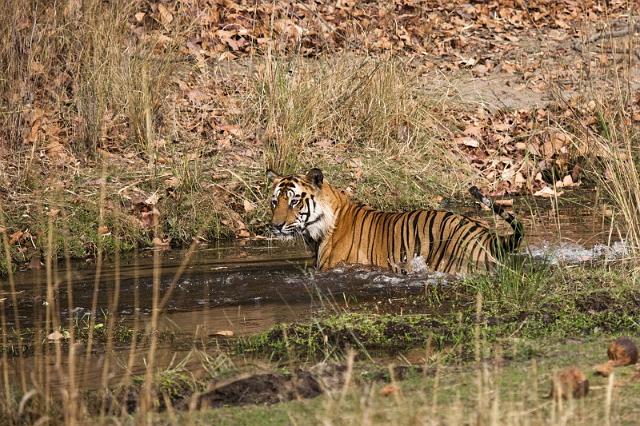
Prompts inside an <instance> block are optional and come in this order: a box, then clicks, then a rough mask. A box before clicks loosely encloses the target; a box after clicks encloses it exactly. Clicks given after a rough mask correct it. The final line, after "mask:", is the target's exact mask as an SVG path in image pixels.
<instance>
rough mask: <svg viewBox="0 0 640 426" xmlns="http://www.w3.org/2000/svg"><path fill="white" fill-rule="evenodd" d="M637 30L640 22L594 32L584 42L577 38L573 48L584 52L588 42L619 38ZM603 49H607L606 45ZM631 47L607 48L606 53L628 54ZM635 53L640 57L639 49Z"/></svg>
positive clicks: (639, 27) (639, 28)
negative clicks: (622, 48) (617, 28)
mask: <svg viewBox="0 0 640 426" xmlns="http://www.w3.org/2000/svg"><path fill="white" fill-rule="evenodd" d="M636 31H640V23H636V24H635V25H627V27H626V28H622V29H620V30H615V31H613V30H612V31H598V32H596V33H594V34H592V35H591V37H589V38H588V39H587V40H586V41H585V42H584V43H583V42H582V41H581V40H577V41H576V42H575V43H574V44H573V49H574V50H576V51H577V52H582V51H583V50H584V47H585V45H587V44H593V43H595V42H596V41H598V40H600V39H603V38H607V39H611V38H618V37H624V36H626V35H632V34H633V33H635V32H636ZM602 49H605V48H604V47H603V48H602ZM629 50H630V49H629V48H625V49H624V50H620V51H616V50H615V49H612V48H606V50H605V52H606V53H617V54H627V53H629ZM633 53H634V55H635V56H636V57H637V58H638V59H640V51H638V50H634V52H633Z"/></svg>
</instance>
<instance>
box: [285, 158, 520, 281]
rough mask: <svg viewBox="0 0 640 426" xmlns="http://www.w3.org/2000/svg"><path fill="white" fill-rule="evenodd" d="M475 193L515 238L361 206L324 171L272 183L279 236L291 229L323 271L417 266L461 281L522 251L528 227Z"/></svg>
mask: <svg viewBox="0 0 640 426" xmlns="http://www.w3.org/2000/svg"><path fill="white" fill-rule="evenodd" d="M276 176H277V175H276ZM294 182H295V183H294ZM284 189H286V191H283V190H284ZM470 191H471V192H472V194H473V195H474V197H476V198H477V199H478V200H480V201H481V202H482V203H484V204H486V205H488V206H489V207H491V208H492V209H493V211H494V213H495V214H497V215H500V216H501V217H503V218H504V219H505V220H506V221H507V222H509V223H510V224H511V226H512V228H513V229H514V233H513V234H511V235H509V236H505V237H503V236H499V235H497V234H496V233H495V232H493V231H492V230H490V229H489V228H487V227H486V226H485V225H483V224H481V223H480V222H478V221H477V220H474V219H471V218H468V217H466V216H463V215H459V214H455V213H451V212H447V211H435V210H415V211H411V212H403V213H388V212H381V211H378V210H375V209H373V208H371V207H368V206H361V205H357V204H355V203H354V202H352V201H351V200H350V199H349V197H348V196H347V195H346V194H344V192H343V191H339V190H337V189H335V188H334V187H332V186H331V185H330V184H329V183H327V182H325V181H324V178H323V175H322V172H321V171H319V170H318V169H312V170H311V171H310V172H309V173H308V174H307V175H297V176H287V177H279V176H277V177H276V178H275V179H274V196H273V198H272V212H273V219H272V226H273V227H274V230H275V231H276V233H278V232H277V231H282V230H284V229H288V230H289V231H286V232H283V233H284V234H285V235H286V233H287V232H290V233H295V232H297V233H300V234H302V235H303V236H305V240H306V241H308V243H309V245H310V246H311V247H313V249H314V251H315V252H316V265H317V267H318V268H319V269H321V270H326V269H330V268H333V267H335V266H336V265H339V264H342V263H346V264H362V265H371V266H376V267H380V268H385V269H392V270H393V271H395V272H400V273H406V272H411V271H412V270H414V269H415V268H416V267H426V268H427V269H428V270H430V271H440V272H445V273H461V274H464V273H467V272H471V271H477V270H488V269H491V268H492V267H493V266H494V265H495V264H496V263H497V262H499V261H500V259H501V258H502V256H503V255H505V254H506V253H509V252H512V251H514V250H515V249H516V248H517V246H518V244H519V242H520V240H521V239H522V237H523V232H522V226H521V225H520V224H519V223H518V222H517V220H516V219H515V218H513V216H511V215H510V214H508V213H506V212H504V211H503V210H502V208H501V207H499V206H496V205H494V203H493V202H492V201H491V200H489V199H487V198H486V197H484V196H482V194H480V192H479V191H478V190H477V188H475V187H474V188H472V189H471V190H470ZM303 194H304V196H303ZM303 199H304V201H296V200H303ZM291 200H293V201H291ZM292 202H295V204H293V205H292ZM283 218H284V219H285V220H284V221H283Z"/></svg>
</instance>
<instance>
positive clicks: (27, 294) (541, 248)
mask: <svg viewBox="0 0 640 426" xmlns="http://www.w3.org/2000/svg"><path fill="white" fill-rule="evenodd" d="M594 203H595V200H594V198H593V194H589V193H585V194H583V195H582V196H581V197H576V198H574V199H572V200H563V199H561V200H560V203H559V204H556V203H555V202H554V201H553V200H538V199H530V198H528V199H519V200H516V203H515V205H516V209H515V211H516V213H517V215H518V217H520V218H521V220H522V221H523V222H524V224H525V227H526V232H527V240H526V247H525V248H524V250H522V252H523V253H524V254H525V255H532V256H534V257H536V258H540V259H546V260H547V261H549V262H552V263H553V262H584V261H589V260H592V259H593V258H595V257H607V256H608V257H619V256H622V255H624V249H623V246H622V245H620V244H619V243H616V242H617V241H618V240H620V235H619V233H618V232H617V227H616V224H615V221H613V222H612V219H611V218H610V217H608V216H606V215H605V214H603V213H602V210H601V209H594V208H593V205H594ZM445 208H447V209H450V210H454V211H458V212H461V213H465V214H468V215H470V216H479V215H480V216H483V217H484V218H485V219H486V220H487V221H488V222H490V223H493V221H494V220H493V218H492V217H491V215H490V214H489V213H488V212H483V211H480V210H478V209H477V208H476V207H473V206H465V205H449V206H445ZM496 225H497V226H498V227H499V228H500V229H505V227H504V224H502V223H496ZM153 255H154V254H153V253H152V252H150V251H148V252H141V253H137V254H136V255H132V256H128V257H127V258H126V259H124V260H123V262H122V265H121V267H120V268H119V270H116V269H115V268H114V263H113V261H112V260H111V259H109V260H107V261H106V262H105V265H104V266H103V267H102V269H101V274H100V277H99V279H97V280H96V265H95V264H92V263H86V262H84V263H75V264H74V265H73V268H72V271H71V276H72V282H73V286H72V291H73V294H72V298H71V306H72V308H71V309H70V310H69V309H68V308H66V307H67V306H69V305H68V300H69V297H70V296H69V294H68V293H67V290H66V287H67V285H66V278H65V277H66V272H65V271H64V270H63V268H62V267H61V266H59V267H58V269H57V270H56V271H55V280H54V282H55V283H57V290H56V300H57V301H58V304H59V306H61V307H64V308H61V309H60V312H59V316H60V320H61V321H66V320H67V319H68V318H69V316H73V317H77V318H83V317H85V318H86V316H87V315H88V314H89V313H90V308H91V306H92V301H93V297H94V294H95V295H96V297H97V299H96V300H97V312H102V311H108V310H109V309H110V308H111V300H112V296H113V294H112V293H113V288H114V285H115V284H114V283H115V280H116V278H117V277H119V279H120V293H119V295H120V296H119V301H118V306H117V308H116V309H115V311H116V312H117V316H118V318H122V319H124V321H126V322H127V323H129V324H133V323H134V321H135V320H136V319H138V320H140V321H141V323H144V322H145V321H147V320H148V318H149V316H150V315H149V314H150V312H151V307H152V298H153V287H154V286H153V282H154V280H153V272H154V268H153ZM160 256H161V269H160V274H159V277H158V280H159V288H160V292H159V293H160V297H163V296H164V295H165V294H167V291H169V288H170V286H171V283H172V281H174V278H175V276H176V273H177V271H178V270H179V268H180V265H181V264H183V263H184V262H185V256H186V251H181V250H172V251H168V252H163V253H161V254H160ZM96 282H97V287H96ZM449 283H450V279H449V278H448V277H445V276H442V275H440V274H421V275H412V276H397V275H393V274H389V273H382V272H379V271H365V270H358V269H353V270H352V269H349V270H335V271H331V272H322V273H320V272H315V271H314V270H313V269H312V267H311V259H310V257H309V253H307V252H306V251H305V249H304V247H302V246H301V245H295V244H294V245H291V244H281V243H278V242H268V241H267V242H265V241H259V242H251V241H247V242H241V243H221V244H219V245H215V246H210V247H204V248H201V249H199V250H198V251H197V252H196V253H195V255H194V256H193V258H192V259H191V261H190V262H189V263H188V266H187V267H186V269H185V270H184V272H183V274H182V275H181V277H180V278H179V279H178V280H177V281H176V286H175V288H174V289H173V290H172V292H171V296H170V297H169V298H168V303H167V305H166V307H165V309H164V310H163V313H162V315H161V318H160V327H161V329H169V330H172V331H173V332H174V333H176V334H178V335H180V336H191V337H193V338H198V337H202V336H211V335H214V334H215V333H216V332H219V331H225V332H228V331H231V332H233V334H234V335H235V336H242V335H246V334H252V333H256V332H259V331H261V330H265V329H267V328H269V327H271V326H273V325H274V324H277V323H281V322H290V321H295V320H300V319H304V318H308V317H310V316H312V315H314V314H315V313H318V312H328V311H340V310H341V309H343V308H345V307H353V306H355V305H357V304H358V303H361V302H364V301H368V302H370V301H371V300H378V301H386V302H388V303H389V304H391V305H393V302H392V301H393V299H395V298H398V297H404V296H408V295H412V294H416V293H419V292H423V291H424V289H425V287H426V286H429V285H449ZM16 287H17V295H16V298H17V300H18V312H19V321H20V323H21V326H22V327H32V326H36V327H37V326H41V325H42V324H43V318H44V315H45V310H46V304H45V302H44V301H45V300H46V298H45V295H46V276H45V274H44V272H42V271H31V272H25V273H20V274H18V275H17V277H16ZM4 288H6V286H5V287H4ZM96 289H97V291H96ZM94 292H95V293H94ZM2 297H6V300H5V301H4V305H5V317H6V319H7V323H8V326H9V327H11V326H12V325H13V324H15V317H14V314H13V313H14V310H13V305H12V297H10V296H9V295H7V294H6V293H5V294H4V295H2ZM128 355H129V352H128V351H127V348H126V347H121V348H119V349H118V350H116V351H115V353H114V354H110V355H108V356H113V357H115V358H116V359H115V360H114V362H112V363H111V364H112V365H120V366H123V365H126V361H125V360H126V359H127V357H128ZM137 355H139V356H137V357H135V358H136V362H135V363H134V367H135V368H134V369H133V370H134V372H135V371H137V370H139V369H140V368H142V367H141V366H142V365H143V358H144V348H143V349H142V350H140V353H139V354H137ZM175 355H176V353H175V350H173V349H172V348H171V346H170V345H165V346H164V349H162V350H161V351H160V354H159V358H160V361H159V363H160V364H162V365H168V364H170V363H171V360H172V359H173V360H174V361H175V359H174V357H175ZM180 355H181V356H186V352H184V353H180ZM104 359H105V357H104V354H96V355H95V357H94V358H89V362H90V363H93V364H95V365H96V366H97V365H101V363H102V362H103V361H104ZM49 361H51V360H49ZM51 362H52V361H51ZM121 370H122V369H121ZM96 371H97V370H96V369H90V370H89V371H88V372H87V373H86V376H85V377H84V379H85V380H87V381H88V382H94V383H95V381H96V380H97V376H96V374H97V373H96ZM112 374H113V376H114V377H117V376H118V373H117V372H114V373H112Z"/></svg>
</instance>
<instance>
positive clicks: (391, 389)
mask: <svg viewBox="0 0 640 426" xmlns="http://www.w3.org/2000/svg"><path fill="white" fill-rule="evenodd" d="M399 390H400V388H398V386H396V385H394V384H393V383H390V384H388V385H386V386H385V387H383V388H382V389H380V395H382V396H389V395H391V394H394V393H397V392H398V391H399Z"/></svg>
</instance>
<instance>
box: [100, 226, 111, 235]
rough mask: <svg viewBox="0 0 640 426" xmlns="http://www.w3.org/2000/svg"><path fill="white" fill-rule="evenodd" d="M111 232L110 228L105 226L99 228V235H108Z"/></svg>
mask: <svg viewBox="0 0 640 426" xmlns="http://www.w3.org/2000/svg"><path fill="white" fill-rule="evenodd" d="M110 232H111V231H109V228H108V227H106V226H104V225H103V226H99V227H98V235H108V234H109V233H110Z"/></svg>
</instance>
